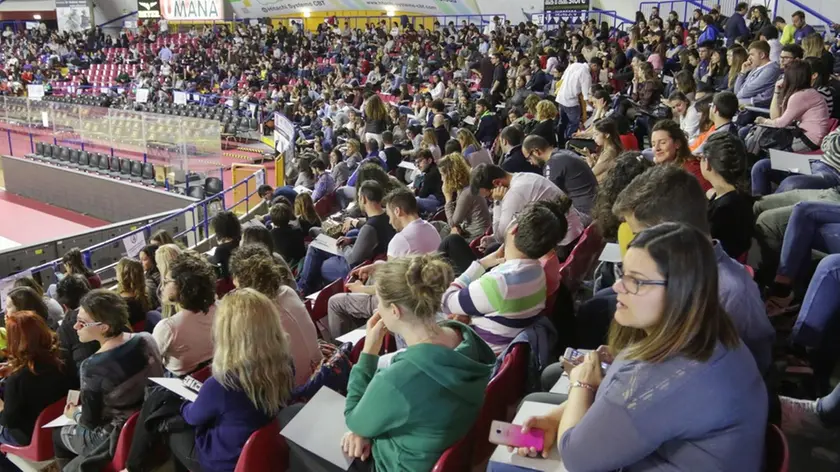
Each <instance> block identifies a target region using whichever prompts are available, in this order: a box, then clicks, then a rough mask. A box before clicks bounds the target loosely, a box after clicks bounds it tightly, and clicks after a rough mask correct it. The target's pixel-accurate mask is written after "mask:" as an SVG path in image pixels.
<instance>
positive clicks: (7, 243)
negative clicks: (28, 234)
mask: <svg viewBox="0 0 840 472" xmlns="http://www.w3.org/2000/svg"><path fill="white" fill-rule="evenodd" d="M18 246H20V243H17V242H15V241H12V240H11V239H6V238H4V237H3V236H0V251H5V250H6V249H11V248H13V247H18Z"/></svg>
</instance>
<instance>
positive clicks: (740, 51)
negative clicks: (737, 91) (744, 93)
mask: <svg viewBox="0 0 840 472" xmlns="http://www.w3.org/2000/svg"><path fill="white" fill-rule="evenodd" d="M730 51H732V63H731V64H729V81H728V82H727V85H728V88H730V89H733V88H735V80H736V79H737V78H738V74H740V73H741V66H743V65H744V63H745V62H747V58H748V57H750V55H749V53H748V52H747V50H746V49H744V48H743V47H741V46H732V49H730Z"/></svg>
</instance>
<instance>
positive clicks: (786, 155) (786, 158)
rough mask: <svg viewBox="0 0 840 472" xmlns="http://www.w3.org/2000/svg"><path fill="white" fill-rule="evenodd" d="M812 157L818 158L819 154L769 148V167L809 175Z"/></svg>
mask: <svg viewBox="0 0 840 472" xmlns="http://www.w3.org/2000/svg"><path fill="white" fill-rule="evenodd" d="M812 158H817V159H819V156H818V155H809V154H797V153H795V152H785V151H778V150H776V149H771V150H770V168H772V169H775V170H782V171H787V172H793V173H795V174H803V175H811V160H812Z"/></svg>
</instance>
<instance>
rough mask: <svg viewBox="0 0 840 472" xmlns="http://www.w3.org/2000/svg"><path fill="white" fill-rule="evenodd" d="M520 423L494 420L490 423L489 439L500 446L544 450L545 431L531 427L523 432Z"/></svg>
mask: <svg viewBox="0 0 840 472" xmlns="http://www.w3.org/2000/svg"><path fill="white" fill-rule="evenodd" d="M523 429H524V428H523V427H522V426H520V425H515V424H510V423H505V422H502V421H493V422H492V423H491V424H490V438H489V441H490V442H491V443H493V444H498V445H500V446H509V447H516V448H526V449H529V450H530V449H533V450H534V451H542V450H543V446H544V439H545V438H544V436H545V433H543V431H542V430H541V429H529V430H527V432H523Z"/></svg>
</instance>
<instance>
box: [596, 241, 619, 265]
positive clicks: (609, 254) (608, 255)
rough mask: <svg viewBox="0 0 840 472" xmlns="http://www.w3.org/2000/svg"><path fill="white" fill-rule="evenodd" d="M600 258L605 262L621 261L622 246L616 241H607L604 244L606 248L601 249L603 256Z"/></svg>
mask: <svg viewBox="0 0 840 472" xmlns="http://www.w3.org/2000/svg"><path fill="white" fill-rule="evenodd" d="M598 260H599V261H603V262H615V263H618V262H621V247H620V246H619V245H618V244H616V243H607V245H606V246H604V250H603V251H601V256H600V257H598Z"/></svg>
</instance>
